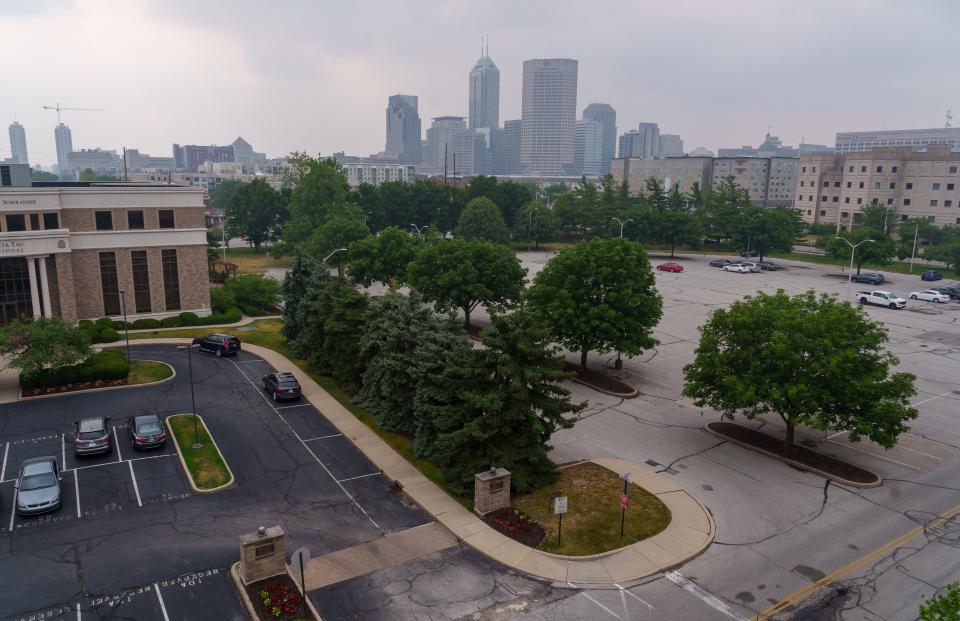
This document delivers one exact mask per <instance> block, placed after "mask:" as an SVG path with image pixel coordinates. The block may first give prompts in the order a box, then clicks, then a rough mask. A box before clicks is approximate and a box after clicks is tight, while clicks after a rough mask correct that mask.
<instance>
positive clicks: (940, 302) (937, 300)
mask: <svg viewBox="0 0 960 621" xmlns="http://www.w3.org/2000/svg"><path fill="white" fill-rule="evenodd" d="M934 302H936V303H937V304H943V300H941V299H940V298H937V299H936V300H934Z"/></svg>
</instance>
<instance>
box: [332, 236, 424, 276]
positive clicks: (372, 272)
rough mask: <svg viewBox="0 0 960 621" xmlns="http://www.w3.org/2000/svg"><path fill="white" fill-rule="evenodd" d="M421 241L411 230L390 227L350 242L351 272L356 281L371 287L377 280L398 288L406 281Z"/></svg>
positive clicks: (349, 268) (349, 269) (348, 270)
mask: <svg viewBox="0 0 960 621" xmlns="http://www.w3.org/2000/svg"><path fill="white" fill-rule="evenodd" d="M419 246H420V240H419V239H418V238H415V237H413V236H411V235H410V233H408V232H407V231H404V230H401V229H399V228H397V227H395V226H390V227H387V228H385V229H383V230H382V231H380V234H379V235H376V236H370V237H364V238H363V239H360V240H358V241H355V242H353V243H351V244H350V248H349V251H350V252H349V254H348V256H349V259H350V260H349V263H348V264H347V272H348V273H349V274H350V278H352V279H353V280H354V281H356V282H359V283H361V284H363V286H365V287H369V286H370V285H371V284H373V281H378V282H382V283H386V284H387V285H389V286H390V288H391V289H396V288H397V285H398V284H399V283H402V282H403V281H405V280H406V273H407V266H408V265H409V264H410V261H412V260H413V257H414V256H416V254H417V248H418V247H419Z"/></svg>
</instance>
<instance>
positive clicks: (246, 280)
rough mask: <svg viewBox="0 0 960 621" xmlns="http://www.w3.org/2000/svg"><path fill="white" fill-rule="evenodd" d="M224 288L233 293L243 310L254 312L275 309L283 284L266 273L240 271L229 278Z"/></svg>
mask: <svg viewBox="0 0 960 621" xmlns="http://www.w3.org/2000/svg"><path fill="white" fill-rule="evenodd" d="M223 288H224V289H226V290H227V291H228V292H230V294H232V295H233V297H234V299H235V300H236V302H237V305H238V306H240V308H241V310H243V312H245V313H247V314H252V312H253V311H256V312H259V311H272V310H275V307H276V305H277V301H278V299H279V298H280V292H281V289H282V286H281V284H280V283H279V282H277V280H276V279H275V278H272V277H270V276H267V275H266V274H252V273H239V274H234V275H233V276H231V277H230V278H228V279H227V282H225V283H224V285H223Z"/></svg>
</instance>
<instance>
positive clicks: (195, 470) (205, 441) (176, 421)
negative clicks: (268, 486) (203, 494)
mask: <svg viewBox="0 0 960 621" xmlns="http://www.w3.org/2000/svg"><path fill="white" fill-rule="evenodd" d="M196 423H197V435H196V438H199V441H200V443H201V444H202V446H201V447H200V448H193V443H194V439H195V437H194V426H193V425H194V418H193V415H192V414H175V415H173V416H171V417H169V418H167V424H168V425H169V426H170V430H171V431H172V432H173V441H174V442H176V443H177V449H178V450H179V451H180V455H182V456H183V461H184V463H185V464H186V465H187V470H188V471H189V474H190V478H191V479H192V480H193V484H194V486H195V487H196V488H197V489H199V490H201V491H204V490H213V489H216V488H218V487H223V486H224V485H227V484H228V483H230V481H232V480H233V474H231V473H230V469H229V468H227V464H226V462H225V461H224V460H223V457H222V456H221V455H220V451H219V450H217V445H216V444H214V443H213V440H212V439H211V438H210V434H209V433H208V432H207V427H206V425H204V423H203V419H202V418H200V417H199V416H198V417H197V420H196Z"/></svg>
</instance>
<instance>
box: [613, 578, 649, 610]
mask: <svg viewBox="0 0 960 621" xmlns="http://www.w3.org/2000/svg"><path fill="white" fill-rule="evenodd" d="M613 586H615V587H617V588H618V589H620V591H621V592H622V593H626V594H627V595H629V596H630V597H632V598H633V599H635V600H637V601H638V602H640V603H641V604H643V605H644V606H646V607H647V610H653V604H651V603H650V602H648V601H647V600H645V599H643V598H642V597H640V596H639V595H637V594H636V593H632V592H631V591H630V589H625V588H623V587H622V586H620V585H619V584H617V583H616V582H614V583H613Z"/></svg>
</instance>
